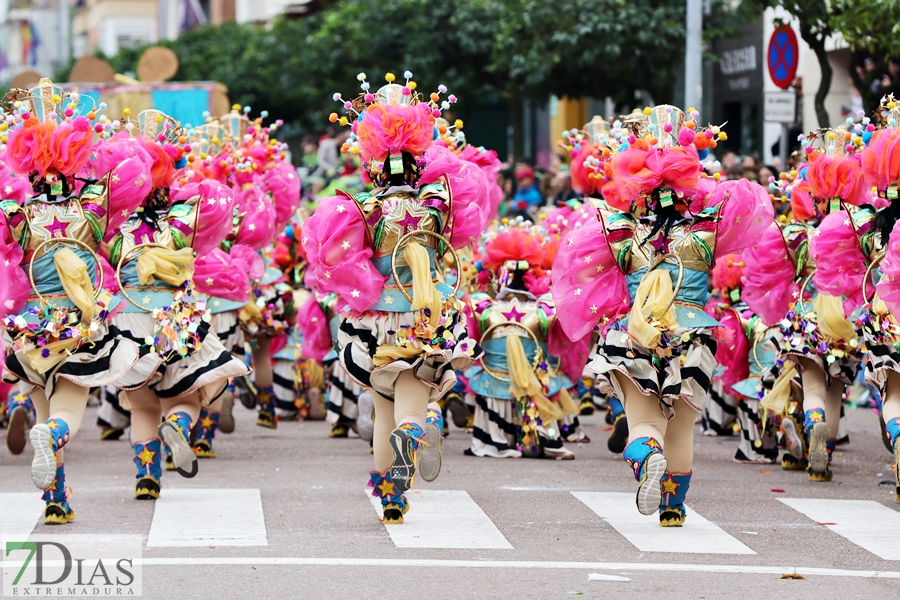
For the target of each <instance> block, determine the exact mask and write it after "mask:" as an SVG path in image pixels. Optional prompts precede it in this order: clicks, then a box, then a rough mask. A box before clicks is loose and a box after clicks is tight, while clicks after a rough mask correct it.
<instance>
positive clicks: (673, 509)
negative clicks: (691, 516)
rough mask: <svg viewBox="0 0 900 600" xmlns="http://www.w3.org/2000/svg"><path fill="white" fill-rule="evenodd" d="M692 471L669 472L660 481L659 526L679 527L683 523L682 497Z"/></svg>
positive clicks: (689, 485)
mask: <svg viewBox="0 0 900 600" xmlns="http://www.w3.org/2000/svg"><path fill="white" fill-rule="evenodd" d="M691 475H692V473H669V472H668V471H667V472H666V474H665V475H664V476H663V478H662V481H661V482H660V486H661V492H662V500H661V501H660V503H659V526H660V527H681V526H682V525H684V519H685V516H686V512H685V510H684V498H685V496H687V492H688V488H689V487H691Z"/></svg>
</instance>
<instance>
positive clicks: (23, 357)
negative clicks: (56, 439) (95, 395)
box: [6, 323, 142, 398]
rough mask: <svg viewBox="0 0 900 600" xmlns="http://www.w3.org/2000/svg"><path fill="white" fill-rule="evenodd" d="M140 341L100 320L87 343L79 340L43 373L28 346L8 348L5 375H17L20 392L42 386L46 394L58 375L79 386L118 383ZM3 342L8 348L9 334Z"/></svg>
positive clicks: (134, 358)
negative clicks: (70, 351)
mask: <svg viewBox="0 0 900 600" xmlns="http://www.w3.org/2000/svg"><path fill="white" fill-rule="evenodd" d="M141 343H142V342H134V341H132V340H130V339H128V338H127V337H126V338H123V337H122V336H121V335H120V331H119V330H118V329H117V328H116V326H115V325H113V324H111V323H110V324H103V325H101V326H100V327H99V329H97V331H95V332H94V334H93V335H92V336H91V341H90V343H84V344H82V345H81V346H80V347H79V348H78V350H76V351H75V352H73V353H72V354H71V355H69V356H67V357H66V358H65V359H63V360H62V362H60V363H59V364H57V365H55V366H54V367H52V368H51V369H50V370H48V371H46V372H43V373H41V372H38V371H37V370H36V369H35V368H34V367H33V366H32V364H31V361H29V360H28V357H27V352H28V348H22V349H19V350H16V351H15V352H10V353H9V354H7V356H6V369H7V371H8V374H7V375H6V376H7V377H9V375H13V376H15V377H16V378H18V382H17V383H18V384H19V389H20V391H21V392H22V393H23V394H30V393H31V392H32V391H34V390H35V389H41V390H43V392H44V395H45V396H46V397H47V398H50V397H51V396H53V391H54V388H55V386H56V380H57V378H59V377H62V378H65V379H68V380H69V381H71V382H72V383H75V384H77V385H80V386H81V387H86V388H95V387H103V386H105V385H108V384H112V383H117V382H118V381H119V380H121V379H122V377H124V376H125V375H126V373H128V372H129V370H130V369H132V367H134V366H135V365H136V363H137V362H138V357H139V354H140V346H141ZM6 345H7V350H8V351H9V350H10V349H11V346H10V345H9V338H8V337H7V338H6Z"/></svg>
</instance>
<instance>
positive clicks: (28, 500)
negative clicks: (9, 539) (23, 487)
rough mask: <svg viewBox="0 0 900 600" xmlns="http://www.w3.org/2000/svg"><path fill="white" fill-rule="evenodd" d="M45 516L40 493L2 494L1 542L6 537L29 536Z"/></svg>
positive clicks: (0, 498) (0, 501) (0, 511)
mask: <svg viewBox="0 0 900 600" xmlns="http://www.w3.org/2000/svg"><path fill="white" fill-rule="evenodd" d="M43 514H44V501H43V500H41V494H40V492H23V493H9V494H0V540H2V539H3V536H5V535H17V536H18V535H29V534H30V533H31V532H32V530H33V529H34V526H35V525H37V523H38V520H39V519H40V518H41V516H42V515H43Z"/></svg>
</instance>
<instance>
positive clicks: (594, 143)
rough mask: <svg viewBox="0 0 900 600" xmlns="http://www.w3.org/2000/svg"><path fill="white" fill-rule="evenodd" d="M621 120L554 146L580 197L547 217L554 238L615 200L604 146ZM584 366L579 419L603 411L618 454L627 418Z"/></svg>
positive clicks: (592, 125)
mask: <svg viewBox="0 0 900 600" xmlns="http://www.w3.org/2000/svg"><path fill="white" fill-rule="evenodd" d="M642 118H643V115H642ZM623 120H627V118H626V117H622V118H621V119H617V120H615V121H614V122H613V123H612V125H610V123H609V122H607V121H606V120H605V119H603V118H602V117H599V116H594V117H593V118H592V119H591V120H590V121H589V122H588V123H586V124H585V125H584V127H582V128H581V129H580V130H579V129H570V130H569V131H564V132H563V135H562V139H561V140H560V141H559V142H558V144H559V146H560V147H561V148H563V149H564V150H566V151H567V152H568V153H569V156H570V158H571V164H570V166H569V168H570V171H571V174H572V189H573V190H575V191H576V192H577V193H578V194H580V195H581V197H582V200H581V201H580V202H579V201H574V200H570V201H569V202H567V203H566V204H564V205H563V206H560V207H558V208H557V209H556V210H553V211H551V212H550V213H549V214H548V215H547V222H549V224H550V225H549V227H550V231H551V233H555V234H556V235H557V237H559V236H562V235H565V233H567V232H568V231H569V230H570V229H573V228H575V227H581V226H582V225H583V223H585V222H591V221H593V220H594V219H595V218H596V216H595V215H596V211H595V210H594V209H593V207H592V206H593V205H592V202H593V201H592V198H594V199H602V198H604V193H605V194H606V195H608V196H610V198H611V199H612V200H613V201H615V200H616V199H617V198H618V189H617V188H616V185H615V182H614V181H613V180H612V179H611V177H610V173H611V171H610V158H612V150H611V149H610V147H609V144H608V143H607V142H608V140H610V139H611V138H612V137H621V135H622V127H623V123H622V121H623ZM554 239H555V238H554ZM554 254H555V253H554ZM548 268H549V267H548ZM592 338H593V335H592V336H585V337H584V339H583V340H581V341H580V342H579V344H581V345H585V346H587V348H588V349H590V348H592V347H593V346H594V345H596V340H595V339H592ZM584 363H585V364H584V365H582V366H583V367H584V368H583V370H582V374H581V378H580V379H581V387H582V388H583V392H582V394H580V398H581V405H580V411H579V412H580V414H582V415H591V414H593V413H594V410H595V409H596V408H598V407H600V408H604V407H605V408H606V410H607V412H606V415H605V419H606V423H607V424H608V425H612V430H611V431H610V434H609V438H608V439H607V441H606V447H607V448H608V449H609V451H610V452H612V453H614V454H620V453H621V452H622V451H624V450H625V446H626V445H627V443H628V418H627V417H626V415H625V409H624V408H623V407H622V402H621V401H620V400H619V399H618V398H616V396H615V391H614V390H613V389H612V386H610V385H609V383H608V382H607V381H604V380H603V379H599V380H598V379H597V377H596V374H595V373H593V372H592V371H591V370H590V369H588V368H587V367H586V364H587V361H586V360H585V361H584ZM598 399H599V400H598Z"/></svg>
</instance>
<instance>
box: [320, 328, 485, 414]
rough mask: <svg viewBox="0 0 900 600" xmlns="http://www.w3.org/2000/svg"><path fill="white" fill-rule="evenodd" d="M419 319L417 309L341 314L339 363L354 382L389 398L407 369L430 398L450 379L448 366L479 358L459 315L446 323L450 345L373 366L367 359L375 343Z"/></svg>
mask: <svg viewBox="0 0 900 600" xmlns="http://www.w3.org/2000/svg"><path fill="white" fill-rule="evenodd" d="M419 318H420V316H419V312H402V313H388V312H367V313H362V314H360V315H358V316H347V317H345V318H344V319H343V320H342V321H341V325H340V328H339V329H338V347H339V348H340V353H339V356H340V361H341V365H343V367H344V369H346V370H347V373H348V374H349V375H350V377H351V378H352V379H353V380H354V381H356V383H358V384H359V385H361V386H363V387H370V388H372V389H373V390H375V391H376V392H378V393H379V394H380V395H381V396H383V397H385V398H387V399H389V400H392V399H393V397H394V387H395V385H396V382H397V377H399V375H400V373H401V372H403V371H407V370H411V371H412V372H413V373H414V374H415V376H416V378H417V379H418V380H419V381H421V382H422V383H424V384H425V385H427V386H428V388H429V390H430V391H429V396H428V401H429V402H436V401H437V400H439V399H440V398H441V397H442V396H443V395H444V394H446V393H447V392H448V391H450V388H452V387H453V385H454V384H455V383H456V373H455V372H454V370H455V369H464V368H466V367H468V366H469V365H471V364H472V361H473V360H475V359H477V358H478V357H479V356H481V347H480V346H479V345H478V343H477V342H476V341H475V340H473V339H470V338H469V337H468V334H467V333H466V325H465V320H464V319H463V315H462V314H461V313H459V312H456V313H454V314H453V316H452V318H451V320H450V323H448V324H447V326H446V330H448V331H449V332H451V333H452V335H453V338H454V339H455V340H456V345H454V346H453V347H452V348H447V349H432V350H431V351H429V353H428V354H424V353H423V354H419V355H417V356H414V357H411V358H406V359H397V360H394V361H392V362H390V363H388V364H386V365H384V366H381V367H376V366H375V363H374V362H373V359H374V357H375V352H376V351H377V350H378V347H379V346H386V345H387V346H390V345H394V344H396V342H397V332H398V331H400V330H402V329H404V328H407V327H414V326H415V324H416V320H417V319H419Z"/></svg>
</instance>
